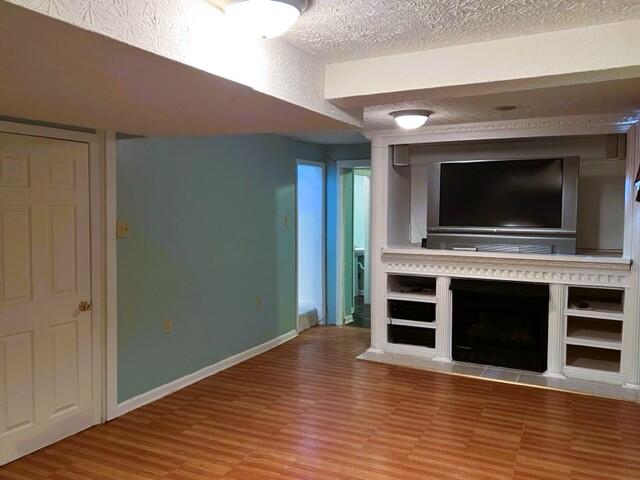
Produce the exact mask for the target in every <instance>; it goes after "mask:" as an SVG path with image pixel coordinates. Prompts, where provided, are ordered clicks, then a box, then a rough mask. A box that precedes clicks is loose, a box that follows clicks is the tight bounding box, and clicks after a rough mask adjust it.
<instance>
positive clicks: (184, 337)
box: [117, 135, 322, 401]
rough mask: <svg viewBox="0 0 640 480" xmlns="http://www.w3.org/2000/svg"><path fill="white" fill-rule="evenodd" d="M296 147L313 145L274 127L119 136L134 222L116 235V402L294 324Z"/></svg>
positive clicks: (125, 216)
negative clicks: (246, 132)
mask: <svg viewBox="0 0 640 480" xmlns="http://www.w3.org/2000/svg"><path fill="white" fill-rule="evenodd" d="M300 149H304V150H305V151H307V153H309V152H311V151H315V148H314V147H313V146H309V145H301V144H296V143H295V142H294V141H292V140H290V139H288V138H285V137H280V136H275V135H256V136H242V137H231V136H229V137H215V138H191V139H188V138H179V139H131V140H119V141H118V145H117V158H118V160H117V162H118V169H117V183H118V187H117V189H118V191H117V202H118V218H119V219H120V220H123V221H126V222H128V223H129V226H130V232H131V233H130V237H129V238H127V239H120V240H118V398H119V401H124V400H126V399H129V398H131V397H133V396H135V395H138V394H140V393H143V392H146V391H148V390H150V389H152V388H155V387H157V386H160V385H163V384H165V383H167V382H170V381H172V380H175V379H176V378H179V377H182V376H184V375H186V374H189V373H192V372H194V371H196V370H198V369H200V368H203V367H205V366H208V365H211V364H213V363H216V362H218V361H220V360H223V359H225V358H227V357H229V356H231V355H233V354H236V353H239V352H242V351H244V350H246V349H248V348H251V347H254V346H256V345H259V344H261V343H263V342H266V341H268V340H270V339H273V338H275V337H277V336H279V335H282V334H284V333H286V332H288V331H290V330H292V329H294V328H295V314H296V305H295V304H296V301H295V285H296V283H295V282H296V276H295V256H294V252H295V224H294V218H295V217H294V212H295V174H296V168H295V162H296V157H297V155H298V153H299V150H300ZM307 149H308V150H307ZM321 151H322V150H321ZM285 216H286V217H287V218H288V226H285V220H284V219H285ZM256 296H261V297H262V306H261V307H258V306H257V304H256ZM166 319H170V320H172V322H173V333H171V334H168V335H166V334H164V332H163V328H162V326H163V321H164V320H166Z"/></svg>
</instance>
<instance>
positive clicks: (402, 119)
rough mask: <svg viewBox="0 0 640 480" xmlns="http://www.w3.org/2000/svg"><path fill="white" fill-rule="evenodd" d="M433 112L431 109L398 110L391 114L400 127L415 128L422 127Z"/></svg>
mask: <svg viewBox="0 0 640 480" xmlns="http://www.w3.org/2000/svg"><path fill="white" fill-rule="evenodd" d="M432 114H433V112H432V111H431V110H398V111H397V112H391V113H390V114H389V115H391V116H392V117H393V118H394V119H395V121H396V123H397V124H398V126H399V127H400V128H404V129H405V130H415V129H416V128H420V127H422V126H423V125H424V124H425V123H427V120H429V117H430V116H431V115H432Z"/></svg>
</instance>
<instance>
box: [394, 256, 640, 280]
mask: <svg viewBox="0 0 640 480" xmlns="http://www.w3.org/2000/svg"><path fill="white" fill-rule="evenodd" d="M382 262H383V264H384V271H385V272H386V273H409V274H428V275H436V276H451V277H461V278H479V279H492V280H509V281H523V282H534V283H549V284H552V283H555V284H567V285H569V284H570V285H593V286H611V287H614V286H615V287H627V286H628V285H629V280H630V274H631V263H632V262H631V259H628V258H617V257H597V256H572V255H529V254H526V255H523V254H514V253H489V252H463V251H451V250H431V249H422V248H415V247H413V248H411V247H407V248H397V247H396V248H385V249H383V250H382Z"/></svg>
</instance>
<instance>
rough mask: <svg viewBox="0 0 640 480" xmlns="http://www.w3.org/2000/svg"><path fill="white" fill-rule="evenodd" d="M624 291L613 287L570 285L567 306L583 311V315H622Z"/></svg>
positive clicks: (573, 309)
mask: <svg viewBox="0 0 640 480" xmlns="http://www.w3.org/2000/svg"><path fill="white" fill-rule="evenodd" d="M623 305H624V291H623V290H619V289H613V288H589V287H569V295H568V301H567V308H568V309H570V310H572V311H578V312H583V315H581V316H587V315H589V314H591V316H597V315H598V314H606V315H614V316H615V315H616V314H617V315H622V311H623Z"/></svg>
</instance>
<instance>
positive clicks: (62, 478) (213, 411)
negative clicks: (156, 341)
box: [0, 327, 640, 480]
mask: <svg viewBox="0 0 640 480" xmlns="http://www.w3.org/2000/svg"><path fill="white" fill-rule="evenodd" d="M368 334H369V332H368V330H363V329H359V328H342V329H340V328H335V327H318V328H314V329H312V330H311V331H308V332H306V333H305V334H303V335H302V336H300V337H298V338H296V339H295V340H293V341H291V342H289V343H287V344H285V345H283V346H281V347H279V348H277V349H275V350H272V351H270V352H268V353H266V354H264V355H261V356H259V357H256V358H254V359H252V360H250V361H248V362H245V363H243V364H241V365H238V366H236V367H234V368H231V369H229V370H226V371H224V372H222V373H220V374H218V375H215V376H213V377H210V378H208V379H206V380H204V381H202V382H200V383H197V384H195V385H193V386H191V387H188V388H186V389H184V390H182V391H180V392H177V393H175V394H174V395H171V396H169V397H166V398H164V399H162V400H160V401H158V402H155V403H153V404H151V405H148V406H146V407H143V408H141V409H138V410H136V411H134V412H132V413H130V414H128V415H125V416H123V417H121V418H119V419H117V420H115V421H113V422H110V423H108V424H106V425H101V426H97V427H94V428H91V429H89V430H87V431H85V432H82V433H80V434H78V435H75V436H74V437H71V438H69V439H67V440H64V441H62V442H59V443H58V444H56V445H53V446H51V447H49V448H47V449H45V450H42V451H39V452H37V453H35V454H33V455H30V456H28V457H26V458H24V459H22V460H19V461H16V462H14V463H12V464H10V465H8V466H5V467H4V468H0V479H3V480H5V479H11V480H16V479H19V480H24V479H28V480H40V479H49V480H81V479H82V480H86V479H88V480H107V479H109V480H113V479H118V480H143V479H174V480H205V479H224V480H232V479H233V480H257V479H260V480H262V479H275V480H311V479H318V480H357V479H363V480H364V479H367V480H392V479H393V480H425V479H442V480H453V479H455V480H476V479H505V480H506V479H517V480H524V479H530V480H612V479H624V480H634V479H640V406H639V405H638V404H635V403H630V402H623V401H618V400H608V399H603V398H597V397H588V396H582V395H578V394H571V393H563V392H557V391H550V390H543V389H537V388H533V387H526V386H518V385H509V384H502V383H497V382H490V381H486V380H480V379H471V378H463V377H456V376H450V375H446V374H439V373H433V372H426V371H420V370H411V369H406V368H402V367H394V366H390V365H382V364H375V363H369V362H364V361H358V360H355V356H356V355H357V354H359V353H361V352H362V351H364V349H365V348H366V347H367V345H368Z"/></svg>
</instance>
